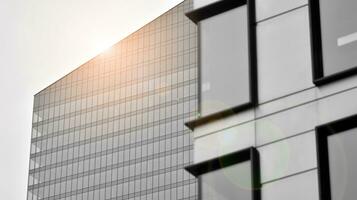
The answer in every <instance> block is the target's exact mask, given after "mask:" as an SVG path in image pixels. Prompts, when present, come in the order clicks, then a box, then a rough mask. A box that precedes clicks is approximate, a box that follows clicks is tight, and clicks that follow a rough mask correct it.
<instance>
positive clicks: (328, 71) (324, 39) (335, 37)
mask: <svg viewBox="0 0 357 200" xmlns="http://www.w3.org/2000/svg"><path fill="white" fill-rule="evenodd" d="M356 8H357V1H351V0H329V1H325V0H310V16H311V17H310V18H311V33H312V52H313V72H314V82H315V84H317V85H321V84H324V83H328V82H331V81H334V80H337V79H341V78H344V77H347V76H350V75H353V74H356V73H357V57H356V54H357V20H355V19H356V18H357V14H356V12H355V10H356Z"/></svg>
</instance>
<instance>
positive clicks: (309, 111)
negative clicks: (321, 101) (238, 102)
mask: <svg viewBox="0 0 357 200" xmlns="http://www.w3.org/2000/svg"><path fill="white" fill-rule="evenodd" d="M317 120H318V119H317V105H316V102H313V103H309V104H305V105H302V106H299V107H296V108H292V109H290V110H286V111H283V112H279V113H276V114H274V115H270V116H268V117H264V118H262V119H259V120H257V122H256V126H257V129H256V131H257V145H262V144H266V143H269V142H272V141H276V140H279V139H283V138H286V137H290V136H293V135H295V134H299V133H302V132H306V131H311V130H313V129H314V128H315V126H316V124H317Z"/></svg>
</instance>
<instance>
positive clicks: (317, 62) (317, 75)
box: [309, 0, 357, 86]
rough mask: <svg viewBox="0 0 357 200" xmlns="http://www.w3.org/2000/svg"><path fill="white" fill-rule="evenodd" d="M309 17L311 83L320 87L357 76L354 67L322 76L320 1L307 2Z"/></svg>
mask: <svg viewBox="0 0 357 200" xmlns="http://www.w3.org/2000/svg"><path fill="white" fill-rule="evenodd" d="M309 16H310V37H311V55H312V58H311V59H312V77H313V83H314V84H315V85H317V86H321V85H324V84H328V83H331V82H334V81H337V80H341V79H343V78H347V77H349V76H353V75H355V74H357V65H356V66H354V67H352V68H350V69H347V70H344V71H341V72H337V73H334V74H332V75H328V76H324V64H323V53H322V37H321V35H322V30H321V15H320V0H309Z"/></svg>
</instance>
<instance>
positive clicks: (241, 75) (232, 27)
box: [200, 5, 250, 116]
mask: <svg viewBox="0 0 357 200" xmlns="http://www.w3.org/2000/svg"><path fill="white" fill-rule="evenodd" d="M200 27H201V30H200V31H201V69H202V72H201V78H202V80H201V84H202V85H201V92H202V93H201V94H202V96H201V112H202V115H203V116H205V115H209V114H213V113H216V112H219V111H222V110H226V109H229V108H232V107H236V106H239V105H241V104H245V103H248V102H249V100H250V96H249V91H250V90H249V61H248V55H249V52H248V25H247V6H246V5H245V6H241V7H238V8H235V9H232V10H229V11H226V12H224V13H221V14H219V15H215V16H213V17H210V18H207V19H205V20H202V21H201V22H200Z"/></svg>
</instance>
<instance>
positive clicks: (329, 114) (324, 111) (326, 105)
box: [317, 88, 357, 124]
mask: <svg viewBox="0 0 357 200" xmlns="http://www.w3.org/2000/svg"><path fill="white" fill-rule="evenodd" d="M356 99H357V88H355V89H352V90H348V91H346V92H342V93H338V94H336V95H333V96H329V97H326V98H323V99H320V100H319V101H318V103H317V106H318V107H317V109H318V120H319V121H318V123H319V124H325V123H327V122H330V121H334V120H337V119H341V118H344V117H348V116H350V115H354V114H357V103H356Z"/></svg>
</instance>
